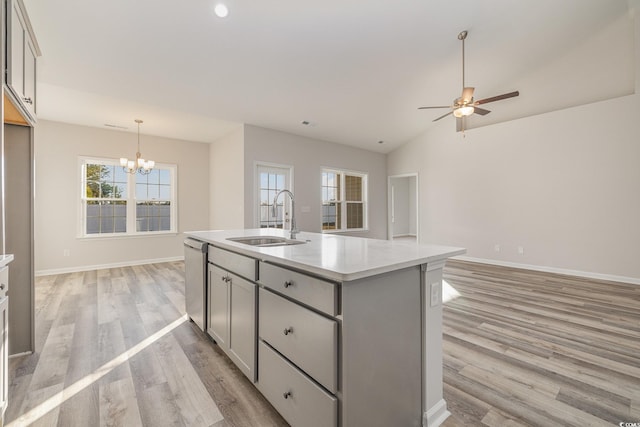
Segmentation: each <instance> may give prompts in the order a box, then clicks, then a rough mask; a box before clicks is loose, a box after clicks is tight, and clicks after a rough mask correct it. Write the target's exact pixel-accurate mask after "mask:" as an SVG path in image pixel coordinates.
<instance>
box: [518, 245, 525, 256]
mask: <svg viewBox="0 0 640 427" xmlns="http://www.w3.org/2000/svg"><path fill="white" fill-rule="evenodd" d="M518 254H519V255H524V246H518Z"/></svg>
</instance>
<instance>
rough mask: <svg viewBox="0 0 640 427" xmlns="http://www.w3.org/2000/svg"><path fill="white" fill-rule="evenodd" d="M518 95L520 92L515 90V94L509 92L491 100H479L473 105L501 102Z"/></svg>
mask: <svg viewBox="0 0 640 427" xmlns="http://www.w3.org/2000/svg"><path fill="white" fill-rule="evenodd" d="M518 95H520V92H518V91H517V90H516V91H515V92H509V93H505V94H502V95H498V96H492V97H491V98H485V99H481V100H479V101H476V102H474V105H480V104H488V103H490V102H495V101H501V100H503V99H507V98H513V97H514V96H518Z"/></svg>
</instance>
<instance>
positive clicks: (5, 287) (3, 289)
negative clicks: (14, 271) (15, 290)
mask: <svg viewBox="0 0 640 427" xmlns="http://www.w3.org/2000/svg"><path fill="white" fill-rule="evenodd" d="M8 291H9V267H2V268H0V299H2V298H4V297H5V296H6V295H7V292H8Z"/></svg>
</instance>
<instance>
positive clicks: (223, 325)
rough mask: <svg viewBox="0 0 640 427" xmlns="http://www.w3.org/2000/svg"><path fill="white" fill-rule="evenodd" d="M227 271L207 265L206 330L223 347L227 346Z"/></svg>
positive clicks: (226, 347)
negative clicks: (207, 299)
mask: <svg viewBox="0 0 640 427" xmlns="http://www.w3.org/2000/svg"><path fill="white" fill-rule="evenodd" d="M227 277H229V273H227V272H226V271H224V270H222V269H221V268H218V267H216V266H213V265H211V264H210V265H209V327H208V329H207V332H208V333H209V335H211V337H212V338H213V339H214V340H216V342H217V343H218V345H219V346H220V347H222V348H223V349H225V350H227V349H228V348H229V281H228V280H227Z"/></svg>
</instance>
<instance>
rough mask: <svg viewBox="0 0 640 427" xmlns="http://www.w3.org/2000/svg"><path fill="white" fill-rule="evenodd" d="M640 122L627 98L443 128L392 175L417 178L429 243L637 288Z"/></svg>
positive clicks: (636, 98) (394, 156) (395, 159)
mask: <svg viewBox="0 0 640 427" xmlns="http://www.w3.org/2000/svg"><path fill="white" fill-rule="evenodd" d="M639 117H640V95H631V96H626V97H621V98H617V99H613V100H608V101H603V102H599V103H593V104H588V105H583V106H580V107H576V108H570V109H566V110H561V111H556V112H552V113H548V114H543V115H539V116H534V117H528V118H524V119H520V120H514V121H511V122H506V123H502V124H497V125H492V126H486V127H483V128H478V129H474V130H471V131H467V136H466V138H463V137H462V135H461V134H460V133H456V132H454V131H453V126H454V125H453V122H452V121H448V120H446V121H444V120H443V123H442V124H441V125H438V126H436V127H435V128H434V129H433V130H432V131H430V132H428V133H426V134H424V135H422V136H420V137H418V138H416V139H415V140H413V141H411V142H410V143H408V144H406V145H405V146H403V147H401V148H399V149H397V150H395V151H394V152H392V153H390V154H389V156H388V171H389V174H390V175H394V174H400V173H408V172H418V173H419V177H420V182H419V189H420V200H419V203H420V226H419V228H420V239H421V242H423V243H426V242H433V243H440V244H447V245H455V246H463V247H466V248H467V249H468V253H467V255H468V256H470V257H475V258H481V259H487V260H494V261H499V262H507V263H517V264H524V265H529V266H539V267H544V268H546V269H551V270H553V269H560V270H570V271H578V272H586V273H595V274H596V275H607V276H617V277H619V278H631V279H633V280H632V281H638V282H640V262H638V259H639V254H640V220H639V219H640V142H639V141H640V122H639V120H638V118H639ZM495 245H500V252H496V251H495V247H494V246H495ZM519 246H522V247H523V248H524V253H523V254H521V255H520V254H518V247H519Z"/></svg>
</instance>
